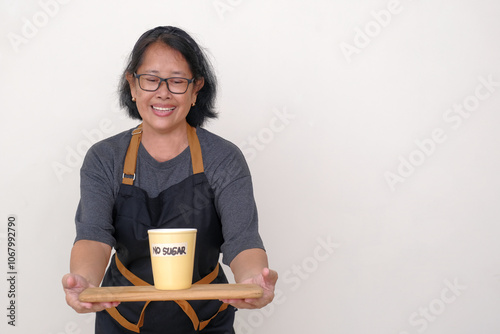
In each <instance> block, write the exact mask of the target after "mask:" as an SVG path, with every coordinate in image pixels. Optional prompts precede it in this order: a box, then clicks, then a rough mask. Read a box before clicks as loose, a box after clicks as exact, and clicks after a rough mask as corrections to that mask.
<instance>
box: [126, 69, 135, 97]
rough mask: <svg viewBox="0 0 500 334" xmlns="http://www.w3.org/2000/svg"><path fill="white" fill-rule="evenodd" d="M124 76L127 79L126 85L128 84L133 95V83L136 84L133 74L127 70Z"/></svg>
mask: <svg viewBox="0 0 500 334" xmlns="http://www.w3.org/2000/svg"><path fill="white" fill-rule="evenodd" d="M125 78H126V79H127V81H128V85H129V86H130V92H131V93H132V96H134V92H135V85H136V80H135V77H134V75H133V74H131V73H128V72H127V74H126V75H125Z"/></svg>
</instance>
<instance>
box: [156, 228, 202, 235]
mask: <svg viewBox="0 0 500 334" xmlns="http://www.w3.org/2000/svg"><path fill="white" fill-rule="evenodd" d="M197 231H198V230H197V229H195V228H156V229H151V230H148V234H151V233H153V234H155V233H187V232H197Z"/></svg>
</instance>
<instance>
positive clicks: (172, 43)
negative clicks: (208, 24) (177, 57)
mask: <svg viewBox="0 0 500 334" xmlns="http://www.w3.org/2000/svg"><path fill="white" fill-rule="evenodd" d="M157 42H161V43H164V44H166V45H168V46H169V47H171V48H173V49H175V50H177V51H179V52H180V53H181V54H182V56H183V57H184V59H186V62H187V63H188V65H189V69H190V70H191V73H192V74H193V77H194V78H195V82H196V80H198V79H200V78H203V79H204V81H205V83H204V85H203V87H202V88H201V89H200V91H199V92H198V96H197V99H196V105H195V106H194V107H191V109H190V110H189V113H188V115H187V116H186V121H187V122H188V124H189V125H191V126H194V127H196V126H201V125H203V123H204V122H205V121H206V119H207V118H216V117H217V113H216V112H215V96H216V91H217V79H216V77H215V74H214V71H213V68H212V66H211V64H210V62H209V60H208V58H207V56H206V55H205V53H204V52H203V51H202V50H201V48H200V47H199V46H198V44H196V42H195V41H194V40H193V38H191V36H189V35H188V34H187V33H186V32H185V31H184V30H182V29H180V28H176V27H171V26H165V27H156V28H154V29H151V30H149V31H146V32H145V33H144V34H142V36H141V37H140V38H139V39H138V40H137V42H136V43H135V46H134V48H133V49H132V53H131V54H130V57H129V61H128V64H127V67H126V68H125V71H124V72H123V74H122V77H121V79H120V85H119V93H120V106H121V107H123V108H125V109H126V110H127V112H128V115H129V116H130V117H131V118H133V119H142V118H141V115H140V114H139V111H138V110H137V106H136V104H135V102H133V101H132V93H131V92H130V85H129V83H128V81H127V74H132V75H133V74H134V72H136V71H137V69H138V68H139V66H141V64H142V62H143V59H144V53H145V51H146V50H147V48H148V47H149V46H150V45H152V44H154V43H157Z"/></svg>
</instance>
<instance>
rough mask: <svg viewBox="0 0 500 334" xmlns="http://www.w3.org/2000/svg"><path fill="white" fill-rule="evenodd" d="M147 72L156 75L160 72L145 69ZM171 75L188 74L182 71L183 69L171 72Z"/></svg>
mask: <svg viewBox="0 0 500 334" xmlns="http://www.w3.org/2000/svg"><path fill="white" fill-rule="evenodd" d="M145 72H146V73H151V74H154V75H158V74H160V72H159V71H157V70H149V71H145ZM170 75H184V76H185V75H186V73H184V72H182V71H173V72H172V73H170Z"/></svg>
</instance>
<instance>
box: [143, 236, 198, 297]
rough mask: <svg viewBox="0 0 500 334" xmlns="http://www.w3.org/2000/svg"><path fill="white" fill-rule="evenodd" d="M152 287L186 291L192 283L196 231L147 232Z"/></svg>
mask: <svg viewBox="0 0 500 334" xmlns="http://www.w3.org/2000/svg"><path fill="white" fill-rule="evenodd" d="M148 235H149V250H150V252H151V265H152V267H153V279H154V284H155V288H157V289H159V290H182V289H189V288H190V287H191V284H192V280H193V267H194V251H195V245H196V229H194V228H165V229H155V230H148Z"/></svg>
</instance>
